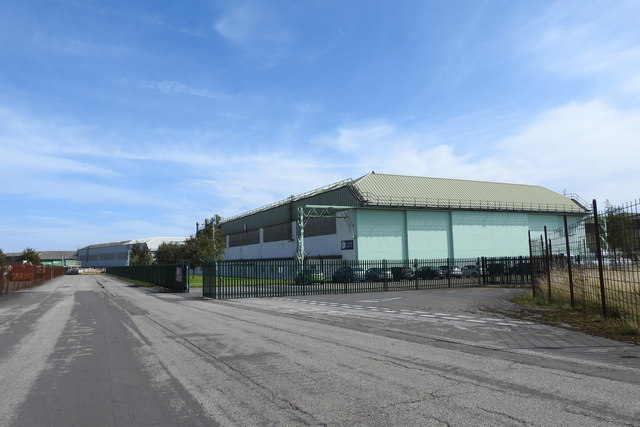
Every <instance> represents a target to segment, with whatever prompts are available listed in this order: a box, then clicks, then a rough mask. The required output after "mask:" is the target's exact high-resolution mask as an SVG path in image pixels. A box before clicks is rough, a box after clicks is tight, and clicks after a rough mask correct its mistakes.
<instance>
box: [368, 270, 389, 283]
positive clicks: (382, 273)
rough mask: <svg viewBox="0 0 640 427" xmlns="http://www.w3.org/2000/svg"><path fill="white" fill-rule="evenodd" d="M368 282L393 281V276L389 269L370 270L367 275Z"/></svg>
mask: <svg viewBox="0 0 640 427" xmlns="http://www.w3.org/2000/svg"><path fill="white" fill-rule="evenodd" d="M364 277H365V279H366V280H372V281H375V282H378V281H382V280H393V274H392V273H391V270H389V269H388V268H386V269H385V268H370V269H368V270H367V271H366V273H365V276H364Z"/></svg>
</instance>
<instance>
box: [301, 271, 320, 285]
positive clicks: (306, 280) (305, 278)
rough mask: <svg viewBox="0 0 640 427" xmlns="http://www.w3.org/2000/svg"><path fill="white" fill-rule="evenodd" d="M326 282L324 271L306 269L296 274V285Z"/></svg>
mask: <svg viewBox="0 0 640 427" xmlns="http://www.w3.org/2000/svg"><path fill="white" fill-rule="evenodd" d="M322 282H324V273H323V272H322V271H320V270H304V271H301V272H300V273H298V274H297V275H296V279H295V283H296V285H310V284H312V283H322Z"/></svg>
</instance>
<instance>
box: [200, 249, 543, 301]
mask: <svg viewBox="0 0 640 427" xmlns="http://www.w3.org/2000/svg"><path fill="white" fill-rule="evenodd" d="M202 270H203V271H202V274H203V278H202V284H203V291H202V292H203V296H205V297H209V298H217V299H229V298H255V297H275V296H295V295H318V294H337V293H358V292H385V291H401V290H419V289H432V288H451V287H471V286H496V285H497V286H522V287H529V286H531V274H530V264H529V258H523V257H518V258H472V259H468V258H467V259H435V260H400V261H389V260H380V261H346V260H324V259H307V260H305V262H304V264H303V265H302V266H301V265H299V264H298V262H297V261H295V260H278V261H260V260H258V261H220V262H205V263H204V265H203V269H202Z"/></svg>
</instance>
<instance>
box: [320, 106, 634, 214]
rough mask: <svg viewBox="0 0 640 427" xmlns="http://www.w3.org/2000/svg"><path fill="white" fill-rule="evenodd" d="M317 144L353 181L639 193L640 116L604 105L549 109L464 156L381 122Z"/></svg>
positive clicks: (424, 135)
mask: <svg viewBox="0 0 640 427" xmlns="http://www.w3.org/2000/svg"><path fill="white" fill-rule="evenodd" d="M318 144H322V145H323V146H324V147H325V148H326V149H328V150H335V151H336V152H338V153H341V154H342V158H343V159H344V161H343V162H341V161H340V160H338V162H339V164H340V165H342V166H346V165H350V168H351V170H355V171H357V174H356V176H359V174H363V173H367V172H369V171H371V170H375V171H376V172H379V173H396V174H407V175H419V176H433V177H443V178H460V179H471V180H487V181H499V182H512V183H520V184H531V185H543V186H545V187H547V188H549V189H552V190H554V191H557V192H562V191H563V190H564V189H568V190H569V191H571V192H577V193H578V194H579V195H580V196H581V197H583V198H585V199H589V200H590V199H591V198H596V199H598V200H602V201H603V200H604V199H609V200H611V201H612V202H614V203H624V202H626V201H629V200H632V199H635V198H636V197H638V194H637V189H638V188H640V174H639V173H638V172H637V169H638V167H637V164H638V158H639V156H640V148H639V147H640V110H637V109H627V110H624V109H617V108H615V107H613V106H612V105H610V104H607V103H605V102H604V101H592V102H586V103H570V104H567V105H564V106H560V107H558V108H554V109H551V110H549V111H546V112H543V113H541V114H539V115H538V116H536V117H534V118H532V119H531V120H530V121H529V122H528V123H526V124H525V125H524V126H522V127H521V128H520V130H518V131H512V133H511V135H509V136H504V137H502V138H500V139H496V140H495V141H494V142H493V143H490V144H486V145H483V146H478V145H476V146H473V145H469V146H467V148H465V151H460V148H457V147H454V146H452V145H450V144H448V143H445V142H444V141H442V140H441V139H440V138H438V136H437V131H435V130H433V131H431V132H424V131H415V130H402V131H401V130H399V129H398V128H397V127H395V126H394V125H392V124H390V123H385V122H380V121H379V122H372V123H369V124H368V125H363V124H359V125H355V126H352V127H342V128H340V129H338V131H336V133H335V134H334V135H333V136H330V137H327V136H324V137H322V138H320V139H318ZM337 158H338V159H340V157H337Z"/></svg>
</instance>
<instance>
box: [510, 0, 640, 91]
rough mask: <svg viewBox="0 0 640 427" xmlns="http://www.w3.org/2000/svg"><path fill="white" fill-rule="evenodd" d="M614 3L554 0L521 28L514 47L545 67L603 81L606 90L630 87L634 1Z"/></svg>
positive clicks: (638, 48) (635, 60) (638, 34)
mask: <svg viewBox="0 0 640 427" xmlns="http://www.w3.org/2000/svg"><path fill="white" fill-rule="evenodd" d="M615 6H617V7H612V4H611V3H609V2H598V1H596V2H592V3H587V4H585V3H584V2H558V3H556V4H555V5H554V6H553V7H551V8H549V9H548V10H547V12H546V13H544V14H542V15H541V16H539V17H538V19H536V20H534V21H533V22H532V23H531V24H529V25H528V26H524V27H523V33H522V37H521V39H520V42H521V44H520V50H521V52H522V53H524V54H526V55H530V56H531V58H532V59H533V60H534V61H535V63H536V65H537V66H539V67H540V68H541V69H543V70H546V71H548V72H555V73H562V74H564V75H567V76H576V77H590V78H597V79H599V80H601V81H602V80H604V81H606V83H605V84H604V87H605V88H606V89H609V90H610V89H613V88H618V87H622V88H623V89H630V88H633V87H634V86H635V84H634V83H633V82H634V81H636V79H637V72H636V70H638V69H639V68H640V27H639V26H638V25H637V17H638V14H640V4H639V3H637V2H626V3H622V2H621V3H616V5H615ZM602 86H603V84H602V83H601V84H600V87H602Z"/></svg>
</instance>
